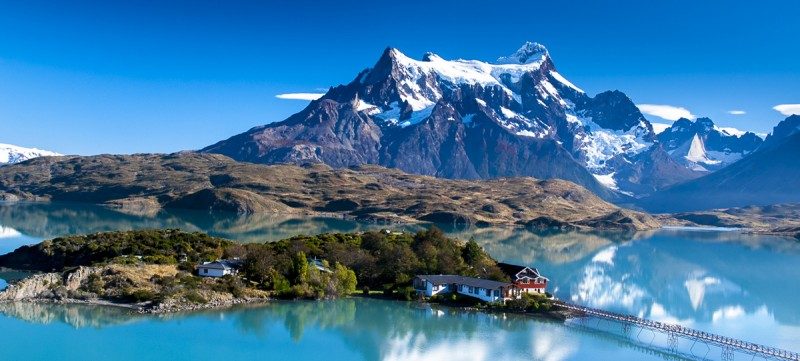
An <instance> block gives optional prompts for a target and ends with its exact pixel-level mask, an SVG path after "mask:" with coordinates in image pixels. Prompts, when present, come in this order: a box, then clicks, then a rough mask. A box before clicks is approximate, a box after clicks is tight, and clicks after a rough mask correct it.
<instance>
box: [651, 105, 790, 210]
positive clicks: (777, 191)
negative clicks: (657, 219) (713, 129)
mask: <svg viewBox="0 0 800 361" xmlns="http://www.w3.org/2000/svg"><path fill="white" fill-rule="evenodd" d="M798 154H800V116H798V115H792V116H790V117H788V118H786V119H785V120H783V121H782V122H780V123H779V124H778V125H777V126H776V127H775V128H774V129H773V131H772V133H771V134H770V135H769V136H768V137H767V138H766V140H764V142H763V144H762V145H761V146H760V147H758V148H757V149H756V150H754V151H753V152H752V153H751V154H748V155H747V156H745V157H744V158H742V159H741V160H739V161H737V162H734V163H732V164H730V165H728V166H727V167H724V168H722V169H720V170H718V171H716V172H713V173H711V174H708V175H706V176H704V177H701V178H697V179H694V180H691V181H688V182H684V183H681V184H676V185H674V186H672V187H669V188H667V189H664V190H662V191H660V192H658V193H655V194H653V195H652V196H650V197H646V198H643V199H641V200H639V204H640V205H641V206H643V207H644V208H645V209H647V210H649V211H652V212H678V211H694V210H703V209H712V208H730V207H743V206H751V205H770V204H778V203H790V202H800V189H798V184H800V157H798Z"/></svg>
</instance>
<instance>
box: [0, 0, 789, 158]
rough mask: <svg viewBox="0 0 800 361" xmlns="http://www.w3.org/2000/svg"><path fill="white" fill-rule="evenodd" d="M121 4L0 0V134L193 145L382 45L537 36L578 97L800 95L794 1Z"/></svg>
mask: <svg viewBox="0 0 800 361" xmlns="http://www.w3.org/2000/svg"><path fill="white" fill-rule="evenodd" d="M120 3H121V2H116V1H98V2H87V1H70V2H63V3H62V2H58V1H36V0H26V1H10V0H9V1H6V0H0V143H12V144H18V145H23V146H35V147H39V148H45V149H51V150H55V151H58V152H62V153H69V154H96V153H134V152H172V151H178V150H183V149H197V148H200V147H203V146H205V145H208V144H211V143H213V142H215V141H217V140H220V139H224V138H227V137H229V136H231V135H234V134H236V133H239V132H242V131H244V130H247V129H249V128H251V127H253V126H256V125H260V124H265V123H269V122H272V121H278V120H282V119H284V118H285V117H286V116H288V115H290V114H292V113H294V112H296V111H298V110H300V109H301V108H302V107H304V106H305V105H306V102H304V101H299V100H283V99H278V98H276V95H278V94H283V93H294V92H319V91H320V89H326V88H328V87H329V86H332V85H337V84H341V83H347V82H349V81H350V80H352V78H353V77H355V75H356V74H357V73H358V72H359V71H360V70H362V69H364V68H366V67H369V66H371V65H372V64H374V62H375V61H376V60H377V58H378V57H379V56H380V54H381V52H382V50H383V49H384V48H385V47H387V46H392V47H396V48H399V49H401V50H402V51H403V52H404V53H406V54H408V55H409V56H412V57H416V58H419V57H421V56H422V54H424V53H425V52H426V51H434V52H436V53H437V54H439V55H441V56H442V57H444V58H471V59H481V60H493V59H495V58H497V57H498V56H501V55H507V54H509V53H512V52H513V51H514V50H516V49H517V48H518V47H519V46H520V45H521V44H522V43H523V42H525V41H527V40H531V41H537V42H540V43H542V44H545V45H546V46H547V47H548V49H549V50H550V53H551V55H552V57H553V59H554V61H555V63H556V66H557V67H558V69H559V71H560V72H561V73H562V74H564V75H565V76H566V77H567V78H568V79H569V80H570V81H572V82H573V83H575V84H576V85H578V86H580V87H581V88H583V89H584V90H586V91H587V92H589V93H590V94H594V93H597V92H600V91H603V90H608V89H619V90H622V91H624V92H625V93H626V94H628V96H630V97H631V98H632V99H633V100H634V102H636V103H638V104H659V105H670V106H679V107H683V108H685V109H687V110H688V111H689V112H690V113H691V114H693V115H696V116H708V117H711V118H712V119H714V120H715V121H716V122H717V123H718V124H721V125H723V126H733V127H737V128H740V129H745V130H754V131H757V132H767V131H769V130H770V129H771V128H772V126H774V125H775V124H776V123H777V122H778V121H780V120H781V119H783V118H784V117H785V116H784V115H782V114H780V113H779V112H777V111H775V110H773V107H774V106H776V105H778V104H797V103H800V86H798V84H800V66H798V65H797V64H798V63H800V62H798V60H799V59H800V47H798V46H797V42H798V39H800V21H797V19H796V16H797V14H798V13H800V3H798V2H796V1H761V2H752V1H724V2H723V1H663V2H655V1H622V0H619V1H606V2H601V1H569V2H567V1H550V2H543V1H491V2H488V1H464V0H462V1H438V2H435V4H430V3H432V2H431V1H370V2H366V1H364V2H354V1H335V2H334V1H303V0H295V1H291V2H289V1H281V2H277V1H275V2H270V1H252V2H239V1H209V2H203V1H198V0H195V1H171V2H168V1H131V2H129V3H128V4H120ZM731 110H743V111H745V114H743V115H732V114H728V113H727V112H728V111H731ZM648 118H650V119H651V120H653V121H657V122H668V121H665V120H662V119H658V118H656V117H654V116H648Z"/></svg>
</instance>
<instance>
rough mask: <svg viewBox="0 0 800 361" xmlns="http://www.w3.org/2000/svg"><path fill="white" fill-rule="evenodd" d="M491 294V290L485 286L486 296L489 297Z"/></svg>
mask: <svg viewBox="0 0 800 361" xmlns="http://www.w3.org/2000/svg"><path fill="white" fill-rule="evenodd" d="M491 295H492V290H490V289H488V288H487V289H486V297H489V296H491Z"/></svg>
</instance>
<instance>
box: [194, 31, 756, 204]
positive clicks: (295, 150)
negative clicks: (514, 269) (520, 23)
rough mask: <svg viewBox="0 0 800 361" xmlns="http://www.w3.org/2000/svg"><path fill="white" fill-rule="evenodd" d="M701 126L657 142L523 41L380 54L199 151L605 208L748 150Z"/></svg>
mask: <svg viewBox="0 0 800 361" xmlns="http://www.w3.org/2000/svg"><path fill="white" fill-rule="evenodd" d="M732 133H736V132H731V131H729V130H726V129H724V128H719V127H716V126H715V125H714V124H713V122H712V121H711V120H709V119H707V118H701V119H698V120H697V121H690V120H687V119H681V120H679V121H677V122H675V124H673V125H672V126H671V127H669V128H668V129H666V130H664V131H663V132H661V133H660V134H656V132H655V131H654V130H653V126H652V124H651V123H650V122H649V121H648V120H647V119H646V118H645V117H644V116H643V115H642V113H641V112H640V111H639V109H638V108H637V107H636V105H635V104H634V103H633V102H632V101H631V99H630V98H628V97H627V96H626V95H625V94H624V93H622V92H620V91H617V90H614V91H606V92H602V93H599V94H596V95H595V96H590V95H588V94H586V92H584V91H583V90H581V89H580V88H579V87H577V86H576V85H574V84H573V83H571V82H570V81H569V80H567V79H566V78H565V77H564V76H563V75H561V74H560V73H559V72H558V71H557V69H556V66H555V64H554V62H553V60H552V58H551V57H550V53H549V52H548V51H547V49H546V48H545V47H544V46H542V45H540V44H537V43H532V42H528V43H525V44H524V45H523V46H522V47H521V48H519V49H518V50H517V51H516V52H514V53H513V54H511V55H509V56H503V57H500V58H498V59H497V60H496V61H493V62H484V61H478V60H461V59H459V60H445V59H443V58H442V57H440V56H438V55H436V54H433V53H427V54H425V56H423V57H422V59H421V60H416V59H412V58H410V57H408V56H406V55H405V54H403V53H402V52H400V51H399V50H397V49H394V48H387V49H386V50H385V51H384V52H383V54H382V55H381V57H380V58H379V59H378V61H377V62H376V63H375V65H374V66H373V67H371V68H368V69H365V70H363V71H362V72H360V73H359V74H358V75H357V76H356V77H355V78H354V79H353V80H352V81H351V82H350V83H348V84H346V85H340V86H337V87H333V88H331V89H330V90H329V91H328V92H327V93H326V94H325V95H324V96H322V97H321V98H320V99H318V100H315V101H312V102H311V103H310V104H309V105H308V106H307V107H306V108H305V109H303V110H302V111H300V112H298V113H296V114H294V115H292V116H290V117H289V118H287V119H286V120H283V121H279V122H274V123H270V124H267V125H263V126H259V127H255V128H252V129H250V130H248V131H247V132H244V133H242V134H238V135H235V136H233V137H231V138H229V139H226V140H223V141H220V142H218V143H216V144H213V145H210V146H208V147H205V148H203V149H202V150H201V152H205V153H218V154H223V155H227V156H229V157H231V158H233V159H236V160H239V161H247V162H254V163H265V164H276V163H291V164H304V163H325V164H327V165H330V166H332V167H335V168H341V167H349V166H355V165H361V164H376V165H382V166H386V167H391V168H398V169H401V170H403V171H405V172H408V173H414V174H422V175H431V176H436V177H443V178H458V179H489V178H498V177H517V176H531V177H535V178H540V179H549V178H561V179H565V180H569V181H572V182H575V183H577V184H580V185H582V186H584V187H586V188H588V189H590V190H592V191H593V192H595V193H596V194H598V195H600V196H601V197H603V198H605V199H609V200H624V199H628V198H630V197H631V196H633V197H637V198H638V197H643V196H646V195H648V194H651V193H653V192H655V191H658V190H660V189H663V188H666V187H668V186H670V185H673V184H676V183H680V182H684V181H687V180H690V179H694V178H697V177H700V176H703V175H705V174H707V173H708V172H711V171H714V170H717V169H719V168H721V167H723V166H724V165H727V164H729V163H731V162H733V161H735V160H737V159H740V158H742V157H743V156H744V155H746V154H748V153H750V152H752V151H753V150H754V149H755V148H757V147H758V146H759V145H760V143H761V142H762V140H761V139H760V138H758V137H757V136H756V135H755V134H753V133H744V134H732Z"/></svg>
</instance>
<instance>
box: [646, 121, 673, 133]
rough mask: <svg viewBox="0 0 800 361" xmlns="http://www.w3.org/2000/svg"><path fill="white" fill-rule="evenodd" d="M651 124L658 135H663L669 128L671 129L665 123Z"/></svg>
mask: <svg viewBox="0 0 800 361" xmlns="http://www.w3.org/2000/svg"><path fill="white" fill-rule="evenodd" d="M650 124H651V125H652V126H653V132H654V133H656V135H658V134H661V133H662V132H664V131H665V130H667V128H669V127H670V125H669V124H664V123H652V122H651V123H650Z"/></svg>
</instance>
